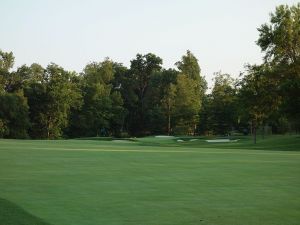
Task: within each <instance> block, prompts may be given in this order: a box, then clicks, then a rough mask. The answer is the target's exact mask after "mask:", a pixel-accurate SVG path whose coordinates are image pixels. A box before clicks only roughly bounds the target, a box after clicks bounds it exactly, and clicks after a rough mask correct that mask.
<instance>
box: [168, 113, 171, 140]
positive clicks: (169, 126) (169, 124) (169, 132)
mask: <svg viewBox="0 0 300 225" xmlns="http://www.w3.org/2000/svg"><path fill="white" fill-rule="evenodd" d="M170 134H171V115H170V113H168V135H169V136H170Z"/></svg>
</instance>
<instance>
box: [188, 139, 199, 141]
mask: <svg viewBox="0 0 300 225" xmlns="http://www.w3.org/2000/svg"><path fill="white" fill-rule="evenodd" d="M190 141H198V139H191V140H190Z"/></svg>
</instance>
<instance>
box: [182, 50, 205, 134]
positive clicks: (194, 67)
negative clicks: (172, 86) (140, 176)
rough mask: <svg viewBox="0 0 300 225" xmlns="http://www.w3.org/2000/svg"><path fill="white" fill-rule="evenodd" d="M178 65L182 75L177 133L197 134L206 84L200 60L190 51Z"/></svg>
mask: <svg viewBox="0 0 300 225" xmlns="http://www.w3.org/2000/svg"><path fill="white" fill-rule="evenodd" d="M176 65H177V67H178V69H179V73H180V74H179V76H178V77H177V90H176V115H177V116H176V117H177V122H178V124H177V132H180V133H195V131H196V128H197V127H196V126H197V124H198V121H199V113H200V108H201V102H202V99H203V97H204V93H205V90H206V82H205V80H204V78H203V77H201V75H200V71H201V70H200V66H199V64H198V60H197V59H196V57H195V56H194V55H193V54H192V53H191V52H190V51H187V53H186V55H184V56H182V59H181V61H179V62H177V63H176Z"/></svg>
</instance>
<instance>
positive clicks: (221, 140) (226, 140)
mask: <svg viewBox="0 0 300 225" xmlns="http://www.w3.org/2000/svg"><path fill="white" fill-rule="evenodd" d="M238 140H239V139H236V140H230V139H214V140H206V142H210V143H225V142H237V141H238Z"/></svg>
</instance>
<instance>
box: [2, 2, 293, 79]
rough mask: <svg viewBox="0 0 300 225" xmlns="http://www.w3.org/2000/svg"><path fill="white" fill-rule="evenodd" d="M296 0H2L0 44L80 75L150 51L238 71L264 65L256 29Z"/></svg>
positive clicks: (24, 58) (168, 61) (169, 61)
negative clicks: (95, 64) (95, 65)
mask: <svg viewBox="0 0 300 225" xmlns="http://www.w3.org/2000/svg"><path fill="white" fill-rule="evenodd" d="M295 3H297V1H292V0H227V1H225V0H219V1H216V0H215V1H213V0H126V1H125V0H123V1H121V0H106V1H102V0H98V1H96V0H95V1H92V0H81V1H77V0H48V1H47V0H27V1H23V0H19V1H17V0H0V10H1V16H0V29H1V31H0V49H2V50H3V51H13V53H14V55H15V57H16V64H15V65H16V66H19V65H22V64H28V65H30V64H31V63H33V62H37V63H40V64H41V65H43V66H46V65H47V64H48V63H50V62H55V63H56V64H59V65H61V66H63V67H64V68H65V69H68V70H75V71H77V72H80V71H81V70H82V69H83V67H84V66H85V65H86V64H87V63H88V62H91V61H102V60H103V59H104V58H105V57H107V56H108V57H110V58H111V59H113V60H115V61H117V62H121V63H123V64H124V65H126V66H129V65H130V60H131V59H132V58H134V57H135V55H136V54H137V53H142V54H146V53H148V52H152V53H155V54H157V55H158V56H160V57H161V58H162V59H163V62H164V67H174V63H175V62H176V61H178V60H180V58H181V56H182V55H183V54H185V52H186V50H187V49H189V50H191V51H192V52H193V53H194V54H195V56H196V57H197V58H198V60H199V64H200V67H201V69H202V74H203V75H205V76H206V79H207V81H208V82H209V83H211V78H212V75H213V72H216V71H220V70H221V71H222V72H224V73H230V74H232V75H233V76H238V74H239V72H240V71H242V70H243V67H244V64H245V63H259V62H261V58H262V54H261V53H260V49H259V48H258V47H257V46H256V44H255V41H256V40H257V38H258V32H257V28H258V27H259V26H260V25H261V24H262V23H265V22H267V21H268V20H269V13H270V12H271V11H274V9H275V6H277V5H279V4H295Z"/></svg>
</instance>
